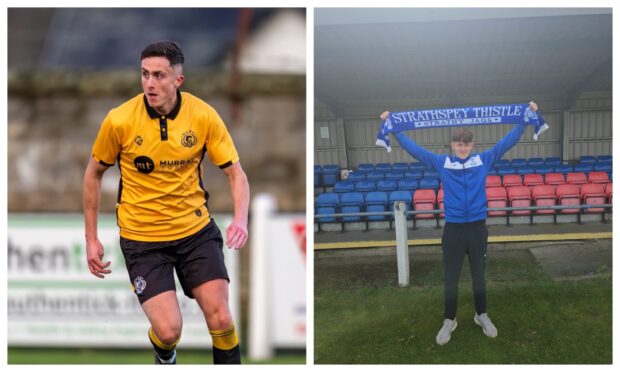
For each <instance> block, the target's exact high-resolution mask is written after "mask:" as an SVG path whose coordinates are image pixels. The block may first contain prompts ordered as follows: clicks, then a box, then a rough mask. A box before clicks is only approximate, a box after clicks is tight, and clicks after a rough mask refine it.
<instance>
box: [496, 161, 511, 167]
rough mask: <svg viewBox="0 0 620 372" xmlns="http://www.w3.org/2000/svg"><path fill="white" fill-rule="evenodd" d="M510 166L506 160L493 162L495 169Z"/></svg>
mask: <svg viewBox="0 0 620 372" xmlns="http://www.w3.org/2000/svg"><path fill="white" fill-rule="evenodd" d="M509 165H510V160H508V159H500V160H498V161H497V162H495V168H501V167H507V166H509Z"/></svg>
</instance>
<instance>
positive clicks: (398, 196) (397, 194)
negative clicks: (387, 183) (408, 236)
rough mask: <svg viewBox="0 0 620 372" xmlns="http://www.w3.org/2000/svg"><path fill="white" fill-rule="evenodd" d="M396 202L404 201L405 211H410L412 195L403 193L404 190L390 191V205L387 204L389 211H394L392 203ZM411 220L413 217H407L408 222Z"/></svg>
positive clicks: (408, 192) (406, 192) (407, 192)
mask: <svg viewBox="0 0 620 372" xmlns="http://www.w3.org/2000/svg"><path fill="white" fill-rule="evenodd" d="M397 201H404V202H405V208H406V210H408V211H410V210H412V208H411V206H412V205H413V194H412V193H411V192H410V191H405V190H398V191H392V192H391V193H390V203H389V208H390V210H393V209H394V202H397ZM412 218H413V215H409V216H407V219H409V220H410V219H412Z"/></svg>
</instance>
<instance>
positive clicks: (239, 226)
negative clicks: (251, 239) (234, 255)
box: [223, 162, 250, 249]
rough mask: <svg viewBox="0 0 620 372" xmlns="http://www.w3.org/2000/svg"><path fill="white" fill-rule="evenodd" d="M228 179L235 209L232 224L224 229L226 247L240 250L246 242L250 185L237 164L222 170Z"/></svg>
mask: <svg viewBox="0 0 620 372" xmlns="http://www.w3.org/2000/svg"><path fill="white" fill-rule="evenodd" d="M223 171H224V174H226V177H228V183H229V184H230V190H231V193H232V198H233V204H234V208H235V212H234V217H233V221H232V223H231V224H230V225H229V226H228V227H227V228H226V245H227V246H228V247H230V248H232V249H241V248H242V247H243V246H244V245H245V243H246V242H247V240H248V208H249V205H250V185H249V183H248V177H247V176H246V175H245V172H244V171H243V168H241V164H240V163H239V162H236V163H234V164H233V165H231V166H229V167H226V168H224V169H223Z"/></svg>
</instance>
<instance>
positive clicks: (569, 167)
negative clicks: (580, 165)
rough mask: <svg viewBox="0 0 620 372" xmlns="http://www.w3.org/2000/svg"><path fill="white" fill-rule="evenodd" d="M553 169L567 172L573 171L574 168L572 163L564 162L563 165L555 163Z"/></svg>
mask: <svg viewBox="0 0 620 372" xmlns="http://www.w3.org/2000/svg"><path fill="white" fill-rule="evenodd" d="M553 170H554V172H555V173H562V174H567V173H570V172H573V171H574V170H575V169H574V168H573V166H572V165H568V164H565V165H557V166H555V167H554V168H553Z"/></svg>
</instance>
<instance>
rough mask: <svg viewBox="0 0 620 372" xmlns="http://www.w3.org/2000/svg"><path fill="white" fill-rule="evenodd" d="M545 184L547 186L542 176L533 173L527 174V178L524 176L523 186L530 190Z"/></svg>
mask: <svg viewBox="0 0 620 372" xmlns="http://www.w3.org/2000/svg"><path fill="white" fill-rule="evenodd" d="M544 184H545V180H544V179H543V176H542V174H536V173H531V174H526V175H525V176H523V186H527V187H529V188H530V190H531V189H532V187H534V186H538V185H544ZM487 187H488V185H487Z"/></svg>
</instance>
